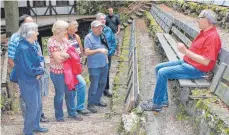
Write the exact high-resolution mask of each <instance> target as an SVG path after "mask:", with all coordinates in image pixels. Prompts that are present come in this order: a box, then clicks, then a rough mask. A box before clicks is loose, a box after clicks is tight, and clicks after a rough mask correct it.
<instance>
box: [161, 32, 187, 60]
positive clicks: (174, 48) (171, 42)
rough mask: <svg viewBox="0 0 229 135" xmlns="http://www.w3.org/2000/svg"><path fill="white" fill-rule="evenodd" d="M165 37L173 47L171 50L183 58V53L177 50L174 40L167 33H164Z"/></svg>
mask: <svg viewBox="0 0 229 135" xmlns="http://www.w3.org/2000/svg"><path fill="white" fill-rule="evenodd" d="M164 36H165V38H166V39H167V41H168V42H169V44H170V45H171V47H172V48H173V50H174V51H175V52H176V54H177V55H178V57H179V58H180V59H183V57H184V54H183V53H181V52H179V50H178V49H177V43H176V41H175V40H174V39H173V38H172V37H171V36H170V35H169V34H164Z"/></svg>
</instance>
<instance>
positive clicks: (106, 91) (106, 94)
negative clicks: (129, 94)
mask: <svg viewBox="0 0 229 135" xmlns="http://www.w3.org/2000/svg"><path fill="white" fill-rule="evenodd" d="M103 95H104V96H107V97H109V98H110V97H112V96H113V95H112V94H111V93H110V92H109V91H108V90H105V91H104V92H103Z"/></svg>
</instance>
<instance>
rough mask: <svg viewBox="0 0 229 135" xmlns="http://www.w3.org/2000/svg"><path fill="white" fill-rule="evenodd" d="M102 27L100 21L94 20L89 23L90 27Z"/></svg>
mask: <svg viewBox="0 0 229 135" xmlns="http://www.w3.org/2000/svg"><path fill="white" fill-rule="evenodd" d="M98 26H104V25H103V24H102V23H101V22H100V21H98V20H95V21H93V22H92V23H91V27H98Z"/></svg>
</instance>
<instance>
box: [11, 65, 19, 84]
mask: <svg viewBox="0 0 229 135" xmlns="http://www.w3.org/2000/svg"><path fill="white" fill-rule="evenodd" d="M10 81H11V82H13V83H18V80H17V74H16V69H15V67H14V68H13V69H12V71H11V73H10Z"/></svg>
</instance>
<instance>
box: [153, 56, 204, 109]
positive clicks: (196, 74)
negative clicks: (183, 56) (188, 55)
mask: <svg viewBox="0 0 229 135" xmlns="http://www.w3.org/2000/svg"><path fill="white" fill-rule="evenodd" d="M155 72H156V78H157V82H156V87H155V91H154V97H153V103H154V104H157V105H162V104H163V102H168V91H167V81H168V79H199V78H202V76H203V75H205V72H202V71H200V70H198V69H196V68H195V67H193V66H192V65H190V64H188V63H186V62H184V61H182V60H178V61H171V62H164V63H160V64H158V65H157V66H156V67H155Z"/></svg>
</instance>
